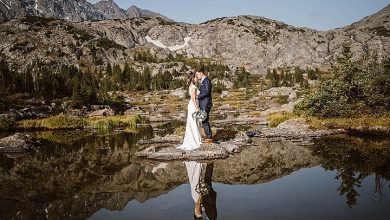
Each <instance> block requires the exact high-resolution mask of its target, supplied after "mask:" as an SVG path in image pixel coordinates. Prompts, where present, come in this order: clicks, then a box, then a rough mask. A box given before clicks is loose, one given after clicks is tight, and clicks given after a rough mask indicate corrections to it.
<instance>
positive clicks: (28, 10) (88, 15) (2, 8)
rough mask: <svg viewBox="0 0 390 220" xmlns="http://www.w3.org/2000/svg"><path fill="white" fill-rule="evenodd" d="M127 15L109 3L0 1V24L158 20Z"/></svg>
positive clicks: (139, 13) (136, 11)
mask: <svg viewBox="0 0 390 220" xmlns="http://www.w3.org/2000/svg"><path fill="white" fill-rule="evenodd" d="M129 11H130V12H131V13H129V12H128V11H126V10H124V9H121V8H119V7H118V5H117V4H116V3H115V2H114V1H113V0H103V1H99V2H97V3H96V4H91V3H89V2H88V1H86V0H55V1H53V0H0V21H5V20H11V19H13V18H21V17H25V16H39V17H48V18H56V19H64V20H69V21H75V22H79V21H96V20H106V19H127V18H133V17H143V16H145V17H149V16H150V17H162V18H164V19H167V18H166V17H165V16H162V15H160V14H158V13H154V12H150V11H147V10H143V9H139V8H137V7H135V6H132V7H130V8H129Z"/></svg>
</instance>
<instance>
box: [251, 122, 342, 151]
mask: <svg viewBox="0 0 390 220" xmlns="http://www.w3.org/2000/svg"><path fill="white" fill-rule="evenodd" d="M340 133H346V130H343V129H331V130H315V131H313V130H310V129H309V126H308V125H307V124H306V123H305V121H304V119H291V120H287V121H285V122H283V123H281V124H280V125H279V126H278V127H276V128H262V129H258V130H251V131H248V132H247V135H248V136H249V137H252V138H268V139H270V141H275V142H278V141H281V140H290V141H292V142H294V143H296V144H297V145H299V146H307V145H313V144H314V142H313V140H314V139H318V138H321V137H323V136H326V135H332V134H340Z"/></svg>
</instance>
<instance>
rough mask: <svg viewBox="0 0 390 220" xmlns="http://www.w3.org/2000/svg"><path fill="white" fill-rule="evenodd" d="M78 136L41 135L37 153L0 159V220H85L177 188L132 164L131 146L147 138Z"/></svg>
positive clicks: (134, 135) (135, 135) (146, 168)
mask: <svg viewBox="0 0 390 220" xmlns="http://www.w3.org/2000/svg"><path fill="white" fill-rule="evenodd" d="M61 134H62V135H63V136H64V137H66V138H64V137H61ZM83 135H84V136H81V137H80V136H79V135H77V134H70V133H67V132H65V133H64V132H59V133H55V134H52V133H45V134H43V133H42V134H40V137H41V138H44V137H46V138H44V140H42V143H43V146H41V147H40V148H38V149H37V151H34V152H30V153H28V154H26V155H24V156H22V157H16V158H15V157H12V155H1V154H0V204H1V205H0V219H12V218H15V217H16V216H18V215H23V218H22V219H31V218H44V217H45V216H49V218H54V219H57V218H58V219H66V218H68V217H69V216H73V218H74V219H84V218H86V217H88V216H89V215H91V214H92V213H94V212H96V211H97V210H99V209H100V208H102V207H115V208H116V209H120V208H119V207H121V208H123V206H124V205H125V204H126V203H127V201H129V200H131V199H134V198H137V199H138V200H140V201H143V200H145V199H146V198H150V197H153V196H154V195H160V194H161V193H162V192H166V191H168V190H169V189H171V188H172V185H175V186H176V185H177V183H170V182H169V181H170V179H165V177H164V178H162V177H161V175H159V174H155V175H153V176H151V175H150V174H149V172H150V170H151V168H150V166H151V165H148V164H140V163H138V162H137V158H134V154H133V153H132V152H135V151H137V149H136V145H135V143H136V142H137V141H138V140H139V139H142V138H147V135H150V133H149V134H148V133H146V132H139V133H131V134H130V133H113V134H94V133H88V134H83ZM66 139H68V140H69V142H65V143H64V141H63V140H66ZM174 174H175V175H176V176H180V175H178V174H177V173H174ZM164 176H167V175H166V174H165V175H164ZM181 176H183V175H181ZM183 177H184V176H183ZM159 178H160V179H159ZM172 179H173V178H172ZM181 179H182V180H183V181H184V178H181ZM113 200H115V201H113ZM48 207H51V208H48Z"/></svg>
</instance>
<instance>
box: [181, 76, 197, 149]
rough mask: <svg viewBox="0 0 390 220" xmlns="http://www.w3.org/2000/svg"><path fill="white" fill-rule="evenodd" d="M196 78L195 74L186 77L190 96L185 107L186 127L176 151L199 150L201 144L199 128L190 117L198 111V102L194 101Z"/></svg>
mask: <svg viewBox="0 0 390 220" xmlns="http://www.w3.org/2000/svg"><path fill="white" fill-rule="evenodd" d="M195 83H196V77H195V72H190V74H189V75H188V80H187V86H188V92H189V94H190V96H191V98H190V100H189V102H188V106H187V125H186V133H185V136H184V140H183V144H182V145H181V146H179V147H177V148H178V149H182V150H194V149H196V148H199V147H200V145H201V143H202V138H201V136H200V132H199V126H198V123H197V121H196V120H195V119H194V118H193V117H192V114H193V113H194V112H196V111H199V106H198V102H197V100H196V96H197V94H199V90H198V88H197V87H196V86H195Z"/></svg>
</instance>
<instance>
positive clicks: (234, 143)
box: [136, 119, 347, 161]
mask: <svg viewBox="0 0 390 220" xmlns="http://www.w3.org/2000/svg"><path fill="white" fill-rule="evenodd" d="M346 132H347V131H346V130H343V129H332V130H316V131H313V130H310V129H309V126H308V125H307V124H305V122H304V120H303V119H291V120H288V121H285V122H283V123H281V124H280V125H279V126H278V127H276V128H261V129H258V130H249V131H247V132H239V133H238V134H237V135H236V136H235V138H233V139H231V140H228V141H224V142H220V143H218V141H217V143H213V144H202V146H201V147H200V148H198V149H196V150H193V151H183V150H180V149H177V148H176V147H177V146H179V145H180V143H181V141H182V137H181V136H175V135H167V136H165V137H156V138H154V139H152V140H148V141H141V142H140V143H139V144H140V146H141V147H144V148H145V147H146V148H145V149H143V150H141V151H139V152H137V153H136V155H137V156H138V157H140V158H146V159H150V160H160V161H170V160H213V159H225V158H227V157H229V156H231V155H234V154H236V153H240V152H241V151H242V149H244V148H245V147H248V146H260V147H261V144H259V143H261V142H262V141H263V140H264V139H266V140H268V141H269V142H280V141H291V142H293V143H294V144H295V145H297V146H302V147H304V146H312V145H314V140H315V139H319V138H321V137H324V136H327V135H334V134H341V133H346Z"/></svg>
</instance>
